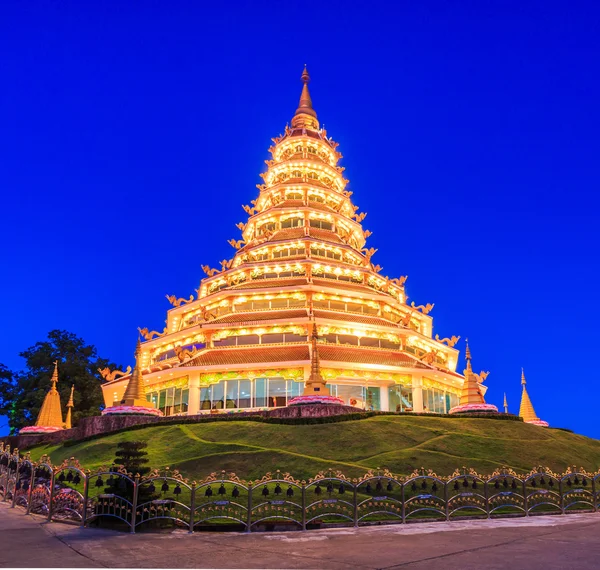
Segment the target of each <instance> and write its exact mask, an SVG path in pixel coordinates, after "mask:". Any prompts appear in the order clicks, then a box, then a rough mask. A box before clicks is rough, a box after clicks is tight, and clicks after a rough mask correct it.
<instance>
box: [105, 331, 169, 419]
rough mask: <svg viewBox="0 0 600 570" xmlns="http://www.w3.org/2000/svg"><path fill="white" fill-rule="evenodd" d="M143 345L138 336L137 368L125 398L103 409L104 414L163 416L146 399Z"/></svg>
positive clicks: (136, 348) (132, 375) (131, 377)
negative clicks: (142, 357)
mask: <svg viewBox="0 0 600 570" xmlns="http://www.w3.org/2000/svg"><path fill="white" fill-rule="evenodd" d="M141 352H142V347H141V344H140V339H139V338H138V341H137V344H136V347H135V368H134V369H133V372H132V373H131V376H130V377H129V381H128V382H127V389H126V390H125V394H124V395H123V399H122V400H121V401H120V402H119V403H118V404H116V405H113V406H109V407H107V408H105V409H104V410H102V415H103V416H106V415H149V416H162V415H163V414H162V412H161V411H160V410H157V409H156V406H155V405H154V404H153V403H152V402H151V401H150V402H149V401H148V400H147V399H146V390H145V388H144V380H143V376H142V369H141V365H140V355H141Z"/></svg>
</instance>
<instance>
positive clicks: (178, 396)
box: [173, 388, 181, 414]
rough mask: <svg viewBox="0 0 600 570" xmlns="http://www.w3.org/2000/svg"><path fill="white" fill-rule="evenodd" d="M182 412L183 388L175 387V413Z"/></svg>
mask: <svg viewBox="0 0 600 570" xmlns="http://www.w3.org/2000/svg"><path fill="white" fill-rule="evenodd" d="M180 412H181V388H175V393H174V395H173V413H174V414H179V413H180Z"/></svg>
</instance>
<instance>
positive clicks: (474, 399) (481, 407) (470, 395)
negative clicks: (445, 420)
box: [449, 341, 498, 414]
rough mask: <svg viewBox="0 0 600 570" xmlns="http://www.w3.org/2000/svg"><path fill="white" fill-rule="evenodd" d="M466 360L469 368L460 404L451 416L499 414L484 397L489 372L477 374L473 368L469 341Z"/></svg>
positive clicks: (452, 411)
mask: <svg viewBox="0 0 600 570" xmlns="http://www.w3.org/2000/svg"><path fill="white" fill-rule="evenodd" d="M465 358H466V360H467V368H466V370H465V382H464V384H463V386H462V391H461V393H460V404H459V405H458V406H456V407H454V408H452V409H451V410H450V412H449V413H450V414H457V413H465V412H485V413H489V412H496V413H497V412H498V408H497V407H496V406H494V405H493V404H486V403H485V398H484V396H483V394H484V392H483V387H482V383H483V381H484V380H485V379H486V378H487V375H488V373H487V372H480V373H479V374H475V372H473V368H472V367H471V349H470V348H469V341H467V348H466V350H465Z"/></svg>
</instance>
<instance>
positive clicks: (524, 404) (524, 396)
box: [519, 368, 548, 427]
mask: <svg viewBox="0 0 600 570" xmlns="http://www.w3.org/2000/svg"><path fill="white" fill-rule="evenodd" d="M521 385H522V386H523V392H522V393H521V406H520V407H519V416H520V417H522V418H523V421H524V422H525V423H527V424H535V425H541V426H544V427H546V426H547V425H548V422H545V421H543V420H540V418H538V417H537V416H536V414H535V410H534V409H533V404H532V403H531V398H530V397H529V393H528V392H527V380H525V370H524V369H523V368H521Z"/></svg>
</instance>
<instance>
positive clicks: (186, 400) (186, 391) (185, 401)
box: [181, 388, 190, 413]
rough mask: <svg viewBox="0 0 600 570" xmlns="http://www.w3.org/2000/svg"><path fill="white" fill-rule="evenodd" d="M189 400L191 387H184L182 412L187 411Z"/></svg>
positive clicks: (182, 391)
mask: <svg viewBox="0 0 600 570" xmlns="http://www.w3.org/2000/svg"><path fill="white" fill-rule="evenodd" d="M189 401H190V390H189V388H184V389H183V390H181V412H182V413H187V411H188V404H189Z"/></svg>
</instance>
